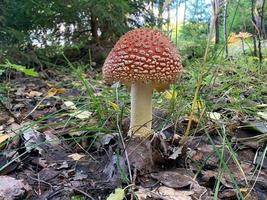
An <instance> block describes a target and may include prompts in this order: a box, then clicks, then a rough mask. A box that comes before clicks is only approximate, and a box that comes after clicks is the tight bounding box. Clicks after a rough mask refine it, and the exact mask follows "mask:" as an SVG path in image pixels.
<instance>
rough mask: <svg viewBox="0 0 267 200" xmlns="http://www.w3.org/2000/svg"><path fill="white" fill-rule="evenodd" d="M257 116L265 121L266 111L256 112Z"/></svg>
mask: <svg viewBox="0 0 267 200" xmlns="http://www.w3.org/2000/svg"><path fill="white" fill-rule="evenodd" d="M257 114H258V115H259V116H260V117H261V118H262V119H264V120H266V121H267V111H266V112H257Z"/></svg>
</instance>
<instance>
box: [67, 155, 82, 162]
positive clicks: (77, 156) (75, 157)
mask: <svg viewBox="0 0 267 200" xmlns="http://www.w3.org/2000/svg"><path fill="white" fill-rule="evenodd" d="M84 156H85V155H82V154H78V153H73V154H71V155H68V157H69V158H72V159H73V160H75V161H78V160H80V159H81V158H83V157H84Z"/></svg>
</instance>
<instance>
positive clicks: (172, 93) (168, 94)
mask: <svg viewBox="0 0 267 200" xmlns="http://www.w3.org/2000/svg"><path fill="white" fill-rule="evenodd" d="M164 97H165V98H166V99H168V100H171V99H175V98H176V97H177V92H176V91H174V90H172V91H169V90H168V91H166V92H165V95H164Z"/></svg>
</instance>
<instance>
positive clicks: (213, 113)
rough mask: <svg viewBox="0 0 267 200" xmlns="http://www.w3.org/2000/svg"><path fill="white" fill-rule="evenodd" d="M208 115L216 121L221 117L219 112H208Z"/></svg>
mask: <svg viewBox="0 0 267 200" xmlns="http://www.w3.org/2000/svg"><path fill="white" fill-rule="evenodd" d="M207 116H208V117H209V118H210V119H211V120H214V121H218V120H219V119H221V114H220V113H218V112H207Z"/></svg>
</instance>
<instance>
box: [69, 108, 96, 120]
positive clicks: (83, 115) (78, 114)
mask: <svg viewBox="0 0 267 200" xmlns="http://www.w3.org/2000/svg"><path fill="white" fill-rule="evenodd" d="M69 115H70V116H71V117H76V118H78V119H88V118H89V117H90V116H91V115H92V113H91V112H89V111H86V110H83V111H80V110H78V111H76V112H73V113H69Z"/></svg>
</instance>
